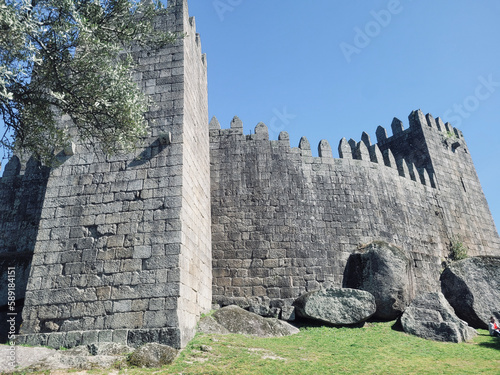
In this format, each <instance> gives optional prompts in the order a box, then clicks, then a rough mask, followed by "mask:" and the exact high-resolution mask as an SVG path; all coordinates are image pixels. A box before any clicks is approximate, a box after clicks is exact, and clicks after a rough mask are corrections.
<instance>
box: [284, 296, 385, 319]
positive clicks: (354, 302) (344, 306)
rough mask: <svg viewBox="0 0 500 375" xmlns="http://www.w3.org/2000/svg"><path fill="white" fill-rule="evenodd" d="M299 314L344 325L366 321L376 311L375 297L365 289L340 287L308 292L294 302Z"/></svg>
mask: <svg viewBox="0 0 500 375" xmlns="http://www.w3.org/2000/svg"><path fill="white" fill-rule="evenodd" d="M294 306H295V312H296V314H297V315H298V316H300V317H302V318H307V319H314V320H319V321H322V322H326V323H329V324H333V325H337V326H344V325H353V324H359V323H362V322H365V321H366V320H368V319H369V318H370V317H371V316H372V315H373V314H374V313H375V311H376V305H375V297H374V296H373V295H372V294H371V293H368V292H366V291H364V290H357V289H349V288H339V289H327V290H318V291H314V292H309V293H306V294H304V295H302V296H300V297H299V298H297V300H296V301H295V302H294Z"/></svg>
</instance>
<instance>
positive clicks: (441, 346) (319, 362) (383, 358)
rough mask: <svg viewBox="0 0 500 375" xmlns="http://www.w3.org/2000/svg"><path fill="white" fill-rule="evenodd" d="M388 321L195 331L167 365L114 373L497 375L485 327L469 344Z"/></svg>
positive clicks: (494, 342) (499, 362) (496, 349)
mask: <svg viewBox="0 0 500 375" xmlns="http://www.w3.org/2000/svg"><path fill="white" fill-rule="evenodd" d="M393 324H394V322H391V323H370V324H367V325H366V326H365V327H363V328H330V327H315V328H303V329H301V331H300V333H299V334H297V335H293V336H288V337H282V338H272V339H269V338H268V339H262V338H254V337H249V336H243V335H227V336H222V335H203V334H198V335H197V336H196V337H195V338H194V339H193V340H192V341H191V343H190V344H189V345H188V346H187V348H186V349H185V350H184V351H182V353H181V354H180V356H179V357H178V358H177V359H176V360H175V362H174V363H173V364H172V365H170V366H167V367H164V368H162V369H134V368H127V369H124V370H121V371H120V373H122V374H238V375H241V374H269V375H276V374H287V375H288V374H315V375H317V374H377V375H381V374H391V375H392V374H405V375H408V374H419V375H421V374H454V375H455V374H474V375H476V374H497V375H498V374H500V340H499V339H497V338H493V337H490V336H489V335H488V332H487V331H484V330H479V336H478V337H476V339H475V340H474V342H472V343H462V344H453V343H439V342H434V341H428V340H423V339H420V338H418V337H414V336H410V335H407V334H405V333H403V332H400V331H396V330H394V329H392V325H393ZM204 346H205V347H204ZM206 346H209V347H210V348H208V350H207V348H206ZM202 347H204V349H205V350H202V349H201V348H202ZM89 373H93V374H104V373H107V372H103V371H90V372H89Z"/></svg>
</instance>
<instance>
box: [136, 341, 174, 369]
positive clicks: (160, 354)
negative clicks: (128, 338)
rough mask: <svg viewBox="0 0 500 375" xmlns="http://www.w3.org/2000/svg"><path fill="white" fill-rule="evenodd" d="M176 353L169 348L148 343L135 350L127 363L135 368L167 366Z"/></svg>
mask: <svg viewBox="0 0 500 375" xmlns="http://www.w3.org/2000/svg"><path fill="white" fill-rule="evenodd" d="M177 353H178V351H177V350H176V349H174V348H172V347H170V346H167V345H162V344H157V343H149V344H145V345H143V346H141V347H140V348H138V349H136V350H135V351H134V352H133V353H132V354H131V355H130V358H129V361H128V362H129V363H130V364H131V365H133V366H137V367H162V366H164V365H169V364H170V363H172V361H173V360H174V359H175V357H176V356H177Z"/></svg>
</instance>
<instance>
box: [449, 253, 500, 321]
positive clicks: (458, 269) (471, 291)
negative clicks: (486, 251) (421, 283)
mask: <svg viewBox="0 0 500 375" xmlns="http://www.w3.org/2000/svg"><path fill="white" fill-rule="evenodd" d="M441 290H442V292H443V294H444V296H445V297H446V299H447V300H448V302H449V303H450V305H451V306H453V308H454V309H455V313H456V314H457V316H458V317H459V318H460V319H463V320H465V321H466V322H467V323H469V324H470V325H471V326H473V327H475V328H483V329H487V328H488V323H489V319H490V316H492V315H494V316H496V318H497V319H500V258H498V257H473V258H467V259H464V260H460V261H456V262H453V263H451V264H450V265H449V266H448V268H446V269H445V270H444V271H443V273H442V274H441Z"/></svg>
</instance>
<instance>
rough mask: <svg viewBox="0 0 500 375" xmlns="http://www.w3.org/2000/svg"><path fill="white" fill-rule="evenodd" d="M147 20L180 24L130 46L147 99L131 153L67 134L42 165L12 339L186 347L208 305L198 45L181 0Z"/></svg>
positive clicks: (204, 132) (202, 79)
mask: <svg viewBox="0 0 500 375" xmlns="http://www.w3.org/2000/svg"><path fill="white" fill-rule="evenodd" d="M155 27H157V28H161V29H166V30H168V31H173V32H178V33H180V34H185V36H184V37H183V36H180V37H179V39H178V40H177V42H176V44H175V45H172V46H167V47H165V48H163V49H161V50H159V51H153V50H151V51H148V50H137V51H135V52H134V53H133V54H134V57H135V58H136V59H137V61H138V64H139V66H138V68H137V72H136V73H135V77H136V80H137V81H138V83H139V84H140V86H141V87H142V89H143V90H144V91H145V93H146V94H148V95H150V96H151V98H152V99H153V102H154V104H153V105H152V107H151V108H150V110H149V112H148V113H147V119H148V120H149V121H150V127H151V133H150V136H149V138H148V139H147V140H146V141H145V143H144V147H143V148H142V149H140V150H138V151H137V152H136V153H135V154H133V155H125V156H113V157H106V156H105V155H104V154H102V153H101V152H100V151H99V150H98V149H90V148H89V147H88V146H84V145H81V144H77V145H75V152H74V154H73V155H71V156H66V157H65V158H64V160H63V163H62V165H61V166H59V167H57V168H54V169H53V170H51V171H50V176H49V177H48V181H47V184H46V188H45V191H44V199H42V200H41V202H43V204H42V205H41V213H40V218H41V219H40V221H39V225H38V232H37V235H36V243H35V245H34V252H33V258H32V262H31V271H30V274H29V280H28V283H27V287H26V299H25V305H24V309H23V313H22V316H23V320H24V321H23V325H22V328H21V334H22V335H21V336H20V337H19V342H21V343H22V342H26V343H30V344H36V345H48V346H51V347H61V346H63V347H72V346H75V345H79V344H88V343H92V342H99V341H114V342H119V343H123V344H128V345H130V346H137V345H140V344H142V343H144V342H150V341H155V342H160V343H164V344H168V345H171V346H173V347H177V348H180V347H183V346H185V345H186V343H187V342H188V340H190V339H191V338H192V337H193V335H194V330H195V326H196V323H197V321H198V319H199V317H200V314H201V313H203V312H205V311H207V310H209V309H210V306H211V298H212V291H211V273H212V268H211V227H210V191H209V186H210V162H209V141H208V125H207V124H208V104H207V75H206V74H207V73H206V60H205V56H204V55H202V53H201V46H200V38H199V35H198V34H196V28H195V22H194V19H193V18H189V16H188V7H187V1H186V0H170V1H169V4H168V13H167V14H163V15H162V16H159V17H158V19H157V20H156V23H155Z"/></svg>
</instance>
